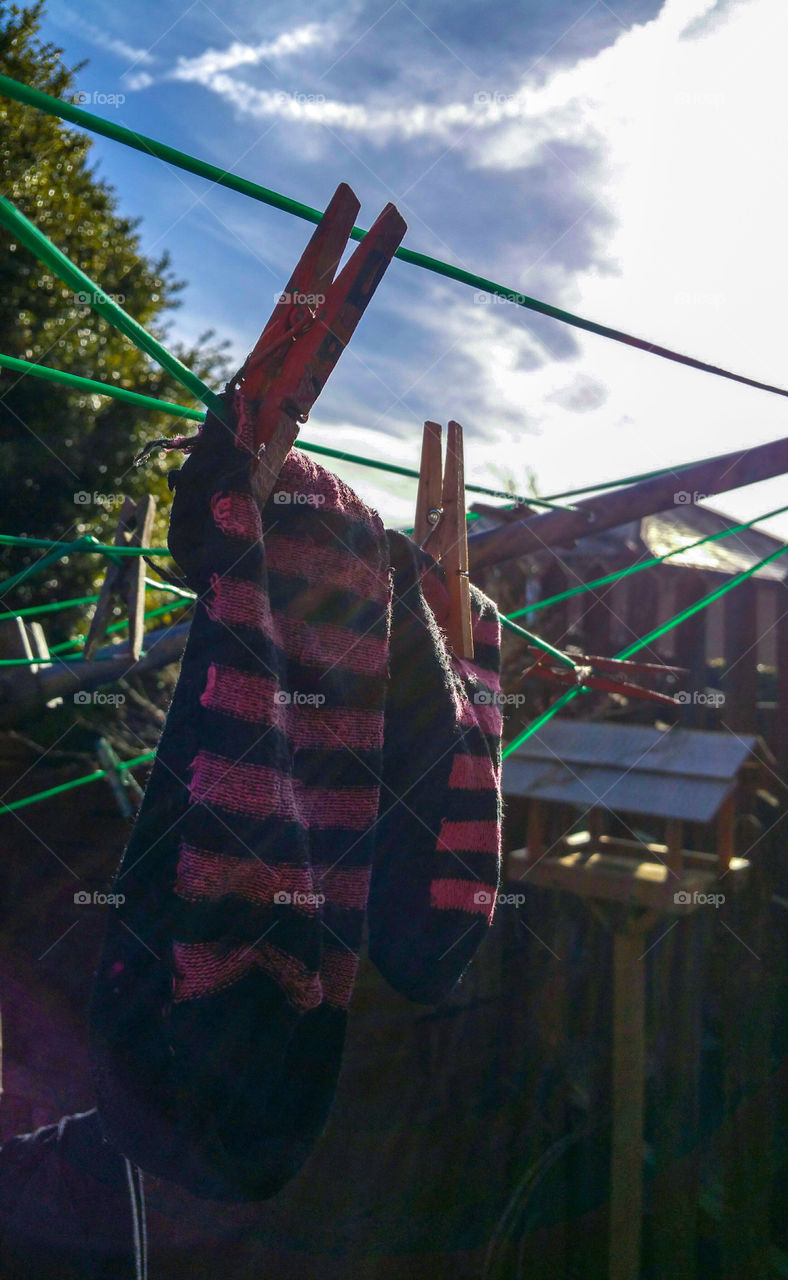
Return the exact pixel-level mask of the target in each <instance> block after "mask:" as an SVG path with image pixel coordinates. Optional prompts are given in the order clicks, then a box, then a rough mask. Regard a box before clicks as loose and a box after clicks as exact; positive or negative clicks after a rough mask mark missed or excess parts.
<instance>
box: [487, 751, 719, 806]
mask: <svg viewBox="0 0 788 1280" xmlns="http://www.w3.org/2000/svg"><path fill="white" fill-rule="evenodd" d="M502 785H503V794H504V796H523V797H528V798H533V799H538V800H552V801H554V802H555V803H558V804H568V805H573V806H576V807H577V808H578V809H581V810H585V809H589V808H592V807H593V808H603V809H609V810H611V812H615V813H624V814H626V813H633V814H641V815H643V816H650V817H665V818H681V819H683V820H684V821H686V822H711V821H712V819H713V818H714V816H715V814H716V813H717V810H718V809H719V807H720V805H721V804H722V802H723V800H724V799H725V797H726V795H727V794H728V792H729V791H730V790H731V788H732V783H731V782H730V781H728V780H723V779H709V778H697V777H676V776H675V775H673V776H667V775H661V774H654V773H652V774H645V773H638V772H637V771H636V770H633V771H631V772H628V773H627V772H623V771H622V770H620V769H616V768H605V767H603V766H591V765H580V766H578V767H577V768H568V767H564V766H563V765H560V764H555V765H554V766H552V767H551V766H549V765H546V764H545V762H544V761H543V760H527V759H521V758H519V757H518V756H517V755H513V756H509V758H508V759H507V760H505V761H504V765H503V784H502Z"/></svg>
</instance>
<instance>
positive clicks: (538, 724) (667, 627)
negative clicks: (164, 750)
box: [0, 546, 788, 813]
mask: <svg viewBox="0 0 788 1280" xmlns="http://www.w3.org/2000/svg"><path fill="white" fill-rule="evenodd" d="M786 552H788V546H786V547H780V548H779V549H778V550H777V551H773V552H772V553H771V555H768V556H764V558H763V559H762V560H760V561H759V562H758V563H757V564H754V565H753V566H752V567H751V568H750V569H746V570H745V571H744V572H743V573H740V574H738V575H737V576H736V577H735V578H732V579H731V580H730V582H726V583H724V584H723V585H722V586H721V587H718V588H717V590H716V591H712V592H710V594H709V595H707V596H704V598H703V599H702V600H697V601H696V602H695V603H694V604H692V605H690V606H689V607H688V608H686V609H683V610H682V611H681V612H680V613H677V614H675V615H674V616H673V617H672V618H670V619H669V620H668V621H667V622H664V623H662V625H661V626H659V627H655V628H654V629H653V631H650V632H649V633H648V635H646V636H644V637H643V638H642V639H641V640H636V641H635V643H634V644H631V645H629V646H628V647H627V648H626V649H622V650H621V652H620V653H618V654H616V657H617V658H631V657H632V656H633V654H635V653H637V652H638V651H639V650H641V649H645V648H647V647H648V645H650V644H651V643H652V641H654V640H658V639H659V637H660V636H662V635H665V633H666V632H667V631H671V630H672V629H673V628H674V627H677V626H679V625H680V624H681V623H682V622H684V621H686V619H687V618H691V617H692V616H693V614H696V613H699V612H700V611H701V609H706V608H708V606H709V605H710V604H713V603H714V601H715V600H718V599H719V598H720V596H723V595H725V594H726V593H727V592H728V591H732V590H733V589H734V587H737V586H739V585H740V583H742V582H744V581H746V579H747V578H750V577H752V575H753V574H754V573H757V572H758V570H759V569H762V568H763V567H764V566H765V565H767V564H770V563H771V562H772V560H776V559H777V558H778V557H779V556H781V555H785V553H786ZM526 634H527V633H526ZM587 692H589V691H588V690H587V689H586V688H585V686H576V687H575V688H572V689H567V690H566V692H565V693H563V694H562V695H561V697H560V698H559V699H558V701H557V702H554V703H553V705H552V707H550V708H549V709H548V710H547V711H544V712H543V713H542V715H540V716H538V717H537V718H536V720H534V721H533V722H532V723H531V724H530V725H529V726H528V728H527V729H524V730H523V732H522V733H521V734H518V736H517V737H516V738H515V739H514V740H513V741H512V742H510V743H509V744H508V745H507V746H506V747H504V749H503V753H502V756H503V759H504V760H505V759H506V758H507V756H510V755H511V754H512V753H513V752H514V751H516V750H517V748H518V747H520V746H522V744H523V743H524V742H526V741H527V740H528V738H530V737H532V735H533V734H535V733H538V731H539V730H540V729H541V728H542V726H543V725H545V724H547V722H548V720H551V719H552V717H553V716H554V715H555V714H556V712H558V711H560V710H561V708H562V707H565V706H566V704H567V703H568V702H570V701H571V700H572V698H576V697H577V695H578V694H579V693H587ZM155 754H156V752H155V751H148V752H146V753H145V754H144V755H141V756H136V757H135V759H133V760H127V761H125V763H123V764H121V765H120V766H119V768H120V769H133V768H135V767H136V766H137V765H139V764H145V763H147V761H149V760H152V759H153V758H154V756H155ZM105 776H106V770H105V769H98V770H96V772H95V773H91V774H88V775H87V776H86V777H84V778H77V779H76V780H75V781H72V782H64V783H62V784H61V785H60V786H58V787H50V788H49V789H48V790H46V791H41V792H39V793H38V794H37V795H34V796H26V797H25V799H23V800H14V801H13V802H12V803H11V804H5V803H3V802H2V801H0V809H2V810H3V811H5V812H6V813H11V812H13V811H14V810H15V809H22V808H24V807H25V806H26V805H30V804H35V803H36V802H37V801H38V800H47V799H49V797H50V796H55V795H60V794H62V793H63V792H65V791H70V790H71V789H72V788H73V787H82V786H85V785H86V784H87V783H88V782H95V781H97V780H98V779H99V778H103V777H105Z"/></svg>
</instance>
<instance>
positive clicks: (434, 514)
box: [419, 507, 443, 551]
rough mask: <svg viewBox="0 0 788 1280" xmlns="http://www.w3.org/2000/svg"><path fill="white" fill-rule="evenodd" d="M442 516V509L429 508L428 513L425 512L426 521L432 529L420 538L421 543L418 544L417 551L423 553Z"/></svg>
mask: <svg viewBox="0 0 788 1280" xmlns="http://www.w3.org/2000/svg"><path fill="white" fill-rule="evenodd" d="M442 515H443V507H430V509H429V511H428V512H427V520H428V522H429V524H430V525H431V526H432V527H431V528H430V529H429V530H428V531H427V534H426V535H425V537H423V538H422V540H421V542H420V543H419V551H423V550H424V548H425V547H426V545H427V543H428V542H429V540H430V538H431V537H432V535H433V533H434V532H435V530H436V529H437V527H438V525H439V524H440V522H441V516H442Z"/></svg>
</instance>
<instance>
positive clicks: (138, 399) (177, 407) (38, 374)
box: [0, 354, 205, 422]
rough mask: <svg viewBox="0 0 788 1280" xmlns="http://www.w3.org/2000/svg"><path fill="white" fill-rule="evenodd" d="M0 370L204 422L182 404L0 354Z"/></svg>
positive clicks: (196, 410)
mask: <svg viewBox="0 0 788 1280" xmlns="http://www.w3.org/2000/svg"><path fill="white" fill-rule="evenodd" d="M0 367H2V368H3V369H11V370H13V372H14V373H21V374H24V375H25V376H27V375H31V376H32V377H34V378H41V379H42V381H44V382H55V383H57V384H58V385H61V384H62V385H63V386H65V387H74V388H75V390H77V391H86V392H88V393H89V394H90V395H93V396H109V397H110V398H111V399H113V400H124V401H126V403H128V404H136V405H139V407H140V408H141V409H152V410H154V411H155V412H157V413H168V414H170V415H171V416H172V417H175V418H188V419H189V420H191V421H194V422H204V421H205V414H204V413H203V412H201V410H199V409H189V408H187V407H186V405H185V404H170V403H168V402H167V401H166V400H157V399H156V397H155V396H145V395H143V394H142V393H141V392H140V391H129V390H128V388H127V387H115V386H113V385H112V383H111V382H96V381H95V379H93V378H83V377H81V376H80V375H79V374H77V373H64V372H63V370H62V369H51V368H50V367H49V365H46V364H36V363H35V362H34V361H32V360H20V359H18V357H17V356H7V355H3V354H0Z"/></svg>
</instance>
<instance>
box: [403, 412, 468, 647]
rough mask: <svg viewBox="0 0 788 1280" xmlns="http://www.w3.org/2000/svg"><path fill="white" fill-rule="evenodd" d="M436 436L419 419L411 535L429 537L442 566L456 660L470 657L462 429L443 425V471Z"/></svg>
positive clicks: (421, 540) (432, 425)
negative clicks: (421, 429) (445, 428)
mask: <svg viewBox="0 0 788 1280" xmlns="http://www.w3.org/2000/svg"><path fill="white" fill-rule="evenodd" d="M441 436H442V428H441V426H440V424H439V423H437V422H425V423H424V435H423V437H422V442H421V465H420V467H419V489H418V495H417V498H416V519H415V525H414V530H413V536H414V538H415V540H416V542H418V544H419V546H422V547H423V546H424V545H425V543H426V542H427V541H429V543H430V546H429V550H430V552H431V554H432V555H433V556H434V557H435V559H436V560H439V561H440V562H441V564H442V565H443V569H444V572H445V574H446V586H447V588H448V592H449V616H448V620H447V624H446V634H447V635H448V638H449V643H450V645H451V647H452V649H453V651H454V653H455V655H456V656H457V657H458V658H472V657H473V627H472V623H471V584H470V576H469V573H468V533H467V526H466V523H465V468H464V461H463V448H462V427H461V426H460V424H459V422H450V423H449V429H448V434H447V440H446V469H445V471H444V470H443V466H442V462H441Z"/></svg>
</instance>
